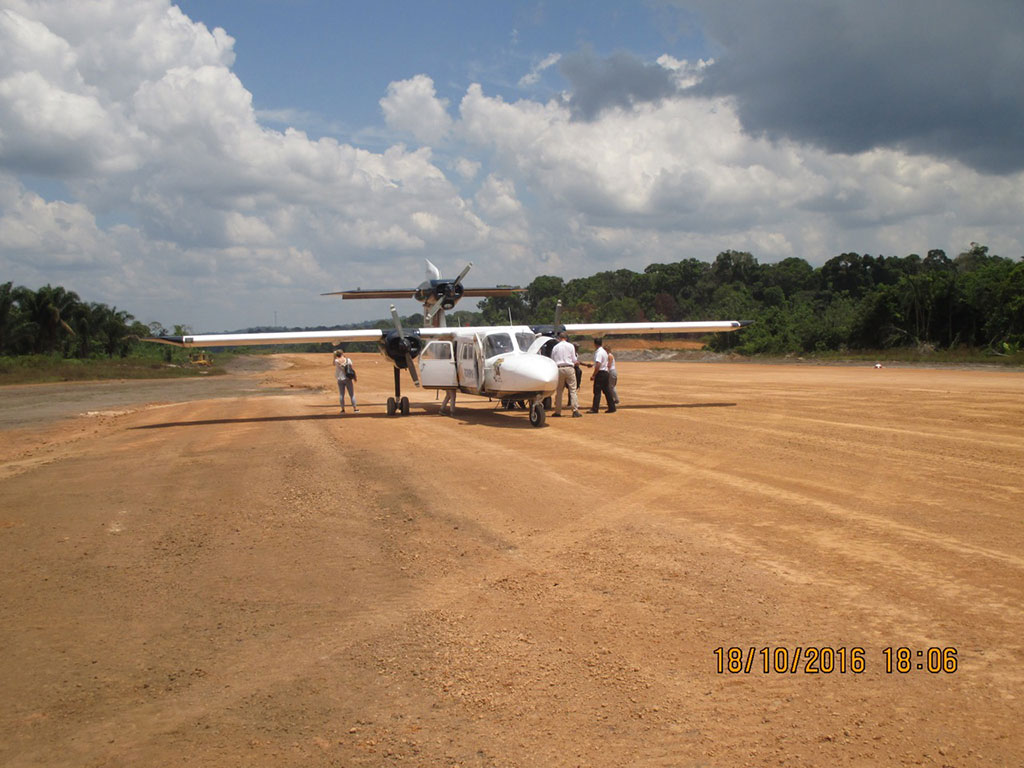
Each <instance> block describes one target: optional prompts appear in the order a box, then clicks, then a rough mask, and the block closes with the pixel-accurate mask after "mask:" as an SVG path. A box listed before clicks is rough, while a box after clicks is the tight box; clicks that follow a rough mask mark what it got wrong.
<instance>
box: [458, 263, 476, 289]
mask: <svg viewBox="0 0 1024 768" xmlns="http://www.w3.org/2000/svg"><path fill="white" fill-rule="evenodd" d="M472 268H473V262H472V261H471V262H469V264H467V265H466V268H465V269H464V270H462V271H461V272H459V276H458V277H456V278H455V284H456V285H458V284H459V283H461V282H462V278H464V277H465V276H466V274H467V273H468V272H469V270H470V269H472Z"/></svg>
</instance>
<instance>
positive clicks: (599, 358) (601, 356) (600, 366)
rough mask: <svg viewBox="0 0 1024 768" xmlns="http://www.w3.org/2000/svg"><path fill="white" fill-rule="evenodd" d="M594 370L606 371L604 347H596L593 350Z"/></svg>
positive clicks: (606, 363)
mask: <svg viewBox="0 0 1024 768" xmlns="http://www.w3.org/2000/svg"><path fill="white" fill-rule="evenodd" d="M594 368H595V370H598V371H607V370H608V352H607V351H606V350H605V348H604V347H598V348H597V349H595V350H594Z"/></svg>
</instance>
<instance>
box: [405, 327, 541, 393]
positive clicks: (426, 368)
mask: <svg viewBox="0 0 1024 768" xmlns="http://www.w3.org/2000/svg"><path fill="white" fill-rule="evenodd" d="M449 330H450V331H451V332H452V333H451V338H450V339H435V340H433V341H429V342H427V343H426V345H425V346H424V347H423V351H422V352H421V353H420V357H419V368H420V378H421V383H422V385H423V387H425V388H428V389H457V390H459V391H460V392H465V393H467V394H473V395H484V396H487V397H495V398H515V399H530V400H536V399H538V398H544V397H548V396H549V395H551V394H553V393H554V392H555V389H556V388H557V386H558V367H557V366H556V365H555V364H554V362H552V360H551V359H550V358H549V357H546V356H545V355H543V354H539V352H538V351H537V350H538V349H539V347H540V346H541V345H539V344H538V343H537V342H538V339H544V337H540V336H538V335H537V334H536V333H534V332H533V331H532V330H531V329H530V328H529V327H528V326H525V325H511V326H495V327H490V328H466V329H465V330H459V329H454V328H452V329H449Z"/></svg>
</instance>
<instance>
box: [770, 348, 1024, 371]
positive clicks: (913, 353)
mask: <svg viewBox="0 0 1024 768" xmlns="http://www.w3.org/2000/svg"><path fill="white" fill-rule="evenodd" d="M789 357H790V358H794V357H800V358H802V359H804V360H818V361H821V362H825V363H841V362H865V363H874V362H880V363H883V364H884V363H887V362H888V363H918V364H932V365H1000V366H1005V367H1007V368H1014V367H1016V368H1020V367H1024V351H1011V352H1008V353H996V352H993V351H991V350H988V349H970V348H966V347H956V348H954V349H928V348H918V347H896V348H893V349H874V350H872V349H865V350H846V351H832V350H829V351H823V352H806V353H803V354H801V355H791V356H789ZM752 359H757V356H755V357H754V358H752Z"/></svg>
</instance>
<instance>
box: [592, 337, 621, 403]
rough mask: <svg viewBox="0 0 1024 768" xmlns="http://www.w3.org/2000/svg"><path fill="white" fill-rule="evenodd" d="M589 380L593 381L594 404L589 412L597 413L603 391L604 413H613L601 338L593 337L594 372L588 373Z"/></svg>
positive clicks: (606, 358)
mask: <svg viewBox="0 0 1024 768" xmlns="http://www.w3.org/2000/svg"><path fill="white" fill-rule="evenodd" d="M590 380H591V381H593V382H594V404H593V406H591V408H590V412H591V413H597V410H598V408H600V407H601V394H602V393H604V401H605V403H606V404H607V405H608V408H607V410H606V411H605V413H615V399H614V397H613V396H612V389H611V386H610V384H609V378H608V352H607V350H605V348H604V341H603V340H602V339H594V372H593V373H592V374H590Z"/></svg>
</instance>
